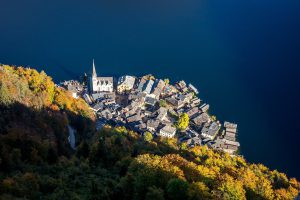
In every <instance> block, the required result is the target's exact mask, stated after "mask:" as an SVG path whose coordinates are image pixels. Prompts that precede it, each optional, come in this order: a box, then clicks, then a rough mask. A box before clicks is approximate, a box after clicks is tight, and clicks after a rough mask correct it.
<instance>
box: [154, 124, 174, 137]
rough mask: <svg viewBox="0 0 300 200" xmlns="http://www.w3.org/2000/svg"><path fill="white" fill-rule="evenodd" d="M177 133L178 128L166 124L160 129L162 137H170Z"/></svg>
mask: <svg viewBox="0 0 300 200" xmlns="http://www.w3.org/2000/svg"><path fill="white" fill-rule="evenodd" d="M175 133H176V128H174V127H172V126H169V125H166V126H165V127H163V128H162V129H160V131H159V134H158V135H159V136H161V137H169V138H172V137H174V136H175Z"/></svg>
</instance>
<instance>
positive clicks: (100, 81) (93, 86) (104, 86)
mask: <svg viewBox="0 0 300 200" xmlns="http://www.w3.org/2000/svg"><path fill="white" fill-rule="evenodd" d="M113 90H114V84H113V77H97V73H96V67H95V62H94V60H93V72H92V76H91V77H90V92H91V93H99V92H113Z"/></svg>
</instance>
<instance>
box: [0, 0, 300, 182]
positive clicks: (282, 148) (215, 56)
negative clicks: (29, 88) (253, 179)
mask: <svg viewBox="0 0 300 200" xmlns="http://www.w3.org/2000/svg"><path fill="white" fill-rule="evenodd" d="M299 10H300V1H299V0H285V1H282V0H280V1H279V0H249V1H241V0H230V1H224V0H181V1H180V0H173V1H168V0H153V1H141V0H139V1H138V0H122V1H121V0H110V1H108V0H107V1H101V0H90V1H79V0H72V1H70V0H66V1H56V0H54V1H39V0H28V1H17V0H10V1H4V0H2V1H1V2H0V62H1V63H5V64H15V65H24V66H31V67H34V68H37V69H39V70H45V71H46V72H47V73H48V74H49V75H51V76H52V77H53V78H54V80H55V81H60V80H64V79H71V78H76V77H77V76H79V75H81V74H82V73H83V72H89V71H90V70H91V64H92V59H93V58H95V62H96V66H97V70H98V74H100V75H115V76H118V75H121V74H133V75H141V74H145V73H152V74H154V75H156V76H157V77H161V78H166V77H168V78H170V79H171V80H172V81H173V82H174V81H178V80H180V79H184V80H187V82H191V83H193V84H194V85H195V86H197V87H198V89H199V91H200V97H201V98H202V99H203V100H204V101H206V102H208V103H210V104H211V112H212V113H213V114H215V115H217V117H218V118H219V119H221V120H229V121H233V122H236V123H238V124H239V141H240V142H241V145H242V148H241V152H242V154H243V155H244V156H245V157H246V159H247V160H249V161H251V162H256V163H264V164H265V165H266V166H268V167H270V168H272V169H275V168H276V169H279V170H280V171H285V172H286V173H287V174H288V175H289V176H296V177H297V178H299V179H300V171H299V163H300V156H299V152H300V151H299V149H300V147H299V146H300V123H299V119H300V117H299V114H300V104H299V97H300V82H299V77H300V38H299V37H300V12H299Z"/></svg>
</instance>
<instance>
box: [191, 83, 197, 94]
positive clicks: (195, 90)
mask: <svg viewBox="0 0 300 200" xmlns="http://www.w3.org/2000/svg"><path fill="white" fill-rule="evenodd" d="M189 89H190V90H192V91H193V92H195V94H199V91H198V90H197V88H195V87H194V86H193V85H192V84H189Z"/></svg>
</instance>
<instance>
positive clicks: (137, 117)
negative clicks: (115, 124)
mask: <svg viewBox="0 0 300 200" xmlns="http://www.w3.org/2000/svg"><path fill="white" fill-rule="evenodd" d="M126 120H127V122H128V123H134V122H138V121H141V120H142V118H141V116H140V115H139V114H135V115H132V116H130V117H127V119H126Z"/></svg>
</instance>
